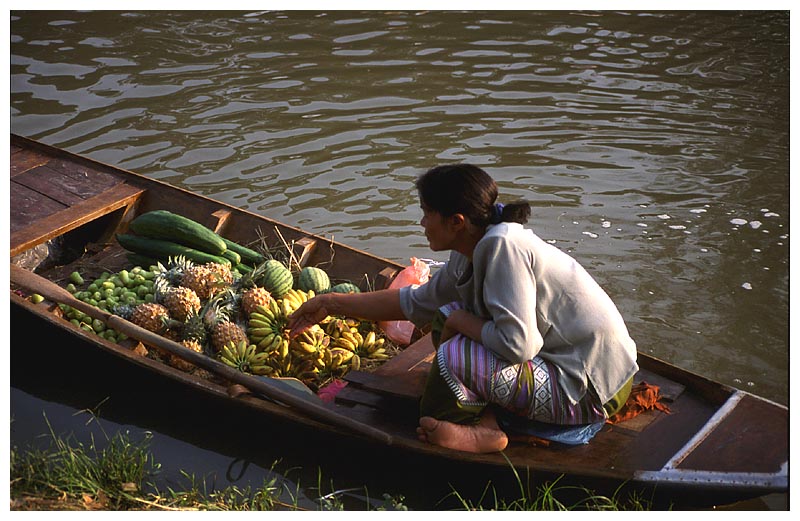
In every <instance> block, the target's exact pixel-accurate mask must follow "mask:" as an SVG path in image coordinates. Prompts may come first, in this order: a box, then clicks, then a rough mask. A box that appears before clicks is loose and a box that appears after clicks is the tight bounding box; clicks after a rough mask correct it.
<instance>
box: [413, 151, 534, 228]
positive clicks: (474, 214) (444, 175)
mask: <svg viewBox="0 0 800 521" xmlns="http://www.w3.org/2000/svg"><path fill="white" fill-rule="evenodd" d="M416 187H417V191H418V192H419V198H420V202H421V203H422V204H423V205H425V206H426V207H428V208H430V209H431V210H433V211H435V212H438V213H439V214H441V215H444V216H446V217H449V216H451V215H454V214H457V213H460V214H462V215H464V216H466V217H468V218H469V220H470V221H472V223H473V224H475V225H477V226H483V227H485V226H488V225H489V224H497V223H499V222H516V223H520V224H525V223H526V222H528V218H529V217H530V215H531V206H530V204H529V203H527V202H525V201H519V202H515V203H508V204H506V205H500V204H495V201H496V200H497V183H495V181H494V179H492V178H491V176H490V175H489V174H487V173H486V172H484V171H483V170H482V169H481V168H479V167H477V166H475V165H470V164H458V165H442V166H436V167H434V168H431V169H430V170H428V171H427V172H425V173H424V174H422V175H421V176H420V177H419V178H418V179H417V182H416Z"/></svg>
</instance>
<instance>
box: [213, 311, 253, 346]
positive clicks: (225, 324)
mask: <svg viewBox="0 0 800 521" xmlns="http://www.w3.org/2000/svg"><path fill="white" fill-rule="evenodd" d="M229 342H233V343H234V345H238V344H239V342H246V343H249V341H248V338H247V333H246V332H245V330H244V329H243V328H242V327H241V326H239V325H238V324H236V323H235V322H232V321H230V320H227V319H223V320H220V321H218V322H217V323H216V324H214V326H213V327H212V328H211V345H212V346H213V347H214V350H215V351H217V352H219V351H220V350H221V349H222V346H224V345H226V344H227V343H229Z"/></svg>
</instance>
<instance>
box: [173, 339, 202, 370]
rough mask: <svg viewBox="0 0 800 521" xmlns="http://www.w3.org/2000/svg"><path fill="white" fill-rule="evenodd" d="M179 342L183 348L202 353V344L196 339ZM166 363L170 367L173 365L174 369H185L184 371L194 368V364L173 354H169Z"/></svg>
mask: <svg viewBox="0 0 800 521" xmlns="http://www.w3.org/2000/svg"><path fill="white" fill-rule="evenodd" d="M180 344H181V345H182V346H184V347H185V348H187V349H191V350H192V351H194V352H196V353H202V352H203V346H202V345H201V344H200V343H199V342H197V341H196V340H182V341H181V342H180ZM168 363H169V365H171V366H172V367H174V368H176V369H180V370H181V371H186V372H190V371H193V370H194V369H195V368H196V366H195V365H194V364H192V363H191V362H187V361H186V360H184V359H182V358H181V357H179V356H175V355H170V357H169V361H168Z"/></svg>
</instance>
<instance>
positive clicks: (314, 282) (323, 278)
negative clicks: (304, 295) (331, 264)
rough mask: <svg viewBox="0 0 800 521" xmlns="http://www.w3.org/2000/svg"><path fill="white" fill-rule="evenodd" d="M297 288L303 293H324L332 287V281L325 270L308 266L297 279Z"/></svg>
mask: <svg viewBox="0 0 800 521" xmlns="http://www.w3.org/2000/svg"><path fill="white" fill-rule="evenodd" d="M297 286H298V287H299V288H300V289H302V290H303V291H313V292H314V293H324V292H325V291H327V290H328V289H330V287H331V279H330V278H329V277H328V274H327V273H325V270H323V269H320V268H315V267H314V266H306V267H305V268H303V269H302V270H300V275H299V276H298V277H297Z"/></svg>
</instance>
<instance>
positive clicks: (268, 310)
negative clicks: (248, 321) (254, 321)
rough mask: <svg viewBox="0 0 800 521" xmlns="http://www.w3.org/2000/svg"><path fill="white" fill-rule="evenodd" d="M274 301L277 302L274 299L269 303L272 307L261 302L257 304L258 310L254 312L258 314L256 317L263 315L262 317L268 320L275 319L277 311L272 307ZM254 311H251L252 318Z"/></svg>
mask: <svg viewBox="0 0 800 521" xmlns="http://www.w3.org/2000/svg"><path fill="white" fill-rule="evenodd" d="M273 302H275V301H274V300H272V301H270V303H269V306H270V307H266V306H262V305H260V304H259V305H258V306H256V310H255V312H254V313H256V314H257V315H256V318H258V315H261V316H262V317H264V318H266V319H267V320H275V312H274V311H273V309H272V306H273ZM254 313H250V317H251V318H252V317H253V314H254Z"/></svg>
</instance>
